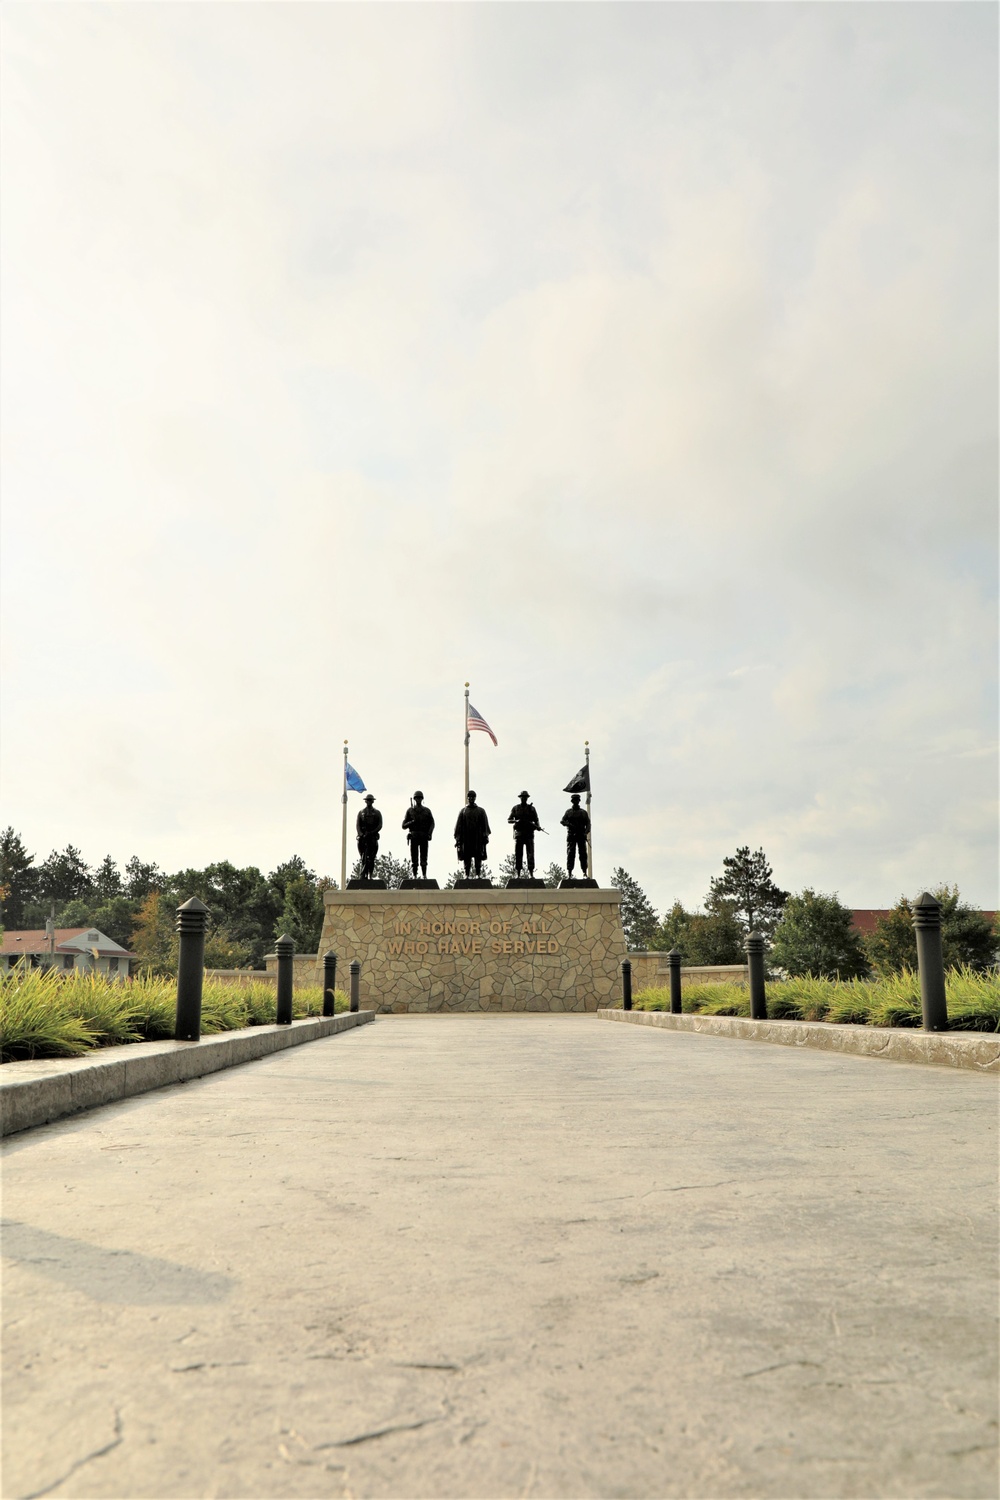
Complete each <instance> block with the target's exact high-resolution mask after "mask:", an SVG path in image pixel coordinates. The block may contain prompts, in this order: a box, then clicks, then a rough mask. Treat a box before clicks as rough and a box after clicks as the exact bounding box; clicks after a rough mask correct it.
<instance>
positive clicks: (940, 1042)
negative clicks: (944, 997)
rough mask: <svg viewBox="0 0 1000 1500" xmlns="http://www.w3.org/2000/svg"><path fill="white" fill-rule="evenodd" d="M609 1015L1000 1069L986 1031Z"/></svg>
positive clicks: (995, 1040)
mask: <svg viewBox="0 0 1000 1500" xmlns="http://www.w3.org/2000/svg"><path fill="white" fill-rule="evenodd" d="M597 1014H598V1016H599V1017H600V1019H601V1020H603V1021H629V1022H631V1023H632V1025H634V1026H660V1027H662V1028H663V1029H664V1030H666V1031H697V1032H701V1033H702V1034H707V1035H709V1036H732V1037H740V1038H742V1039H744V1040H746V1041H752V1042H777V1043H778V1045H779V1046H782V1047H818V1048H820V1049H822V1050H823V1051H826V1052H851V1053H854V1054H855V1055H856V1056H858V1057H884V1058H888V1059H889V1060H890V1061H892V1062H908V1063H933V1064H935V1065H936V1066H938V1067H944V1068H972V1069H974V1070H975V1071H976V1072H979V1073H1000V1034H998V1033H996V1032H992V1033H991V1032H984V1031H965V1032H962V1031H914V1030H911V1029H910V1028H908V1027H888V1026H835V1025H832V1024H831V1023H830V1022H827V1021H751V1020H748V1019H747V1018H746V1017H745V1016H701V1015H681V1016H675V1015H672V1014H671V1013H670V1012H669V1011H662V1010H599V1011H598V1012H597Z"/></svg>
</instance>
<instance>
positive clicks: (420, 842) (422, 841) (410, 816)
mask: <svg viewBox="0 0 1000 1500" xmlns="http://www.w3.org/2000/svg"><path fill="white" fill-rule="evenodd" d="M403 827H404V828H405V829H406V839H407V842H408V843H409V846H410V863H411V864H412V866H413V878H414V880H416V878H417V865H418V864H419V866H420V868H421V870H422V871H423V878H424V879H425V880H426V879H427V845H428V843H429V842H430V840H431V837H432V836H433V833H434V814H433V813H432V812H431V810H430V808H429V807H425V806H424V794H423V792H414V793H413V796H412V797H411V798H410V805H409V807H408V808H407V810H406V813H405V815H404V817H403Z"/></svg>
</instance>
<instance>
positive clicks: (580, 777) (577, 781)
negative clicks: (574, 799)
mask: <svg viewBox="0 0 1000 1500" xmlns="http://www.w3.org/2000/svg"><path fill="white" fill-rule="evenodd" d="M563 791H564V792H589V791H590V763H589V761H588V763H587V764H586V765H585V766H582V767H581V768H580V770H579V771H577V773H576V775H575V776H574V777H573V779H572V781H571V782H570V783H569V785H568V786H564V787H563Z"/></svg>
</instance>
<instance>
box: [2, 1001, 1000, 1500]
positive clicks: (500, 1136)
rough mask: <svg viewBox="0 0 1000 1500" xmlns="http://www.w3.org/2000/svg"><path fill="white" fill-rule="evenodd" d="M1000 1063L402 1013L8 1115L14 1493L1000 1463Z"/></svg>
mask: <svg viewBox="0 0 1000 1500" xmlns="http://www.w3.org/2000/svg"><path fill="white" fill-rule="evenodd" d="M996 1094H997V1087H996V1080H995V1079H991V1078H989V1077H983V1076H980V1075H977V1074H974V1073H968V1072H963V1071H955V1072H951V1071H948V1070H945V1069H936V1068H927V1067H921V1066H916V1065H909V1064H903V1063H900V1064H897V1065H895V1066H893V1067H892V1068H888V1067H886V1066H885V1065H884V1064H883V1063H879V1062H873V1061H870V1060H867V1059H864V1058H855V1057H849V1056H839V1055H833V1054H827V1053H821V1052H798V1051H792V1050H790V1049H786V1048H783V1047H774V1048H769V1047H761V1046H759V1045H756V1044H755V1043H753V1042H742V1041H731V1040H727V1041H725V1042H720V1041H718V1040H716V1039H713V1038H709V1037H703V1036H698V1035H692V1034H685V1033H673V1032H668V1031H659V1030H654V1029H651V1028H644V1027H628V1026H608V1025H606V1024H604V1023H602V1022H600V1021H598V1020H596V1019H595V1018H594V1017H590V1016H587V1017H582V1016H581V1017H576V1016H551V1017H550V1016H533V1015H526V1016H511V1017H507V1016H484V1017H471V1016H440V1017H438V1016H435V1017H426V1018H425V1017H418V1018H412V1017H411V1018H404V1017H400V1018H395V1017H393V1018H386V1019H381V1020H379V1021H378V1022H377V1023H376V1024H375V1025H373V1026H368V1027H364V1028H362V1029H360V1030H358V1031H356V1032H352V1033H351V1034H350V1035H348V1036H343V1037H339V1038H337V1039H336V1040H335V1041H320V1042H315V1043H313V1044H312V1045H310V1046H309V1047H302V1048H295V1049H294V1050H292V1051H289V1052H283V1053H279V1054H277V1055H276V1056H274V1057H271V1058H268V1059H266V1060H265V1061H262V1062H259V1063H254V1064H251V1065H248V1066H247V1067H244V1068H239V1069H234V1070H233V1071H231V1072H227V1073H221V1074H214V1075H211V1076H210V1077H207V1078H204V1079H200V1080H198V1081H196V1082H193V1083H189V1084H185V1085H182V1086H179V1087H176V1088H171V1089H166V1090H162V1091H160V1092H158V1093H156V1094H149V1095H144V1096H142V1097H140V1098H137V1099H133V1100H129V1101H125V1102H122V1103H119V1104H113V1105H110V1106H108V1107H107V1108H105V1109H102V1110H98V1111H95V1112H94V1113H92V1114H90V1115H86V1116H77V1117H74V1118H71V1119H68V1120H64V1121H60V1122H58V1123H56V1124H53V1125H50V1126H47V1127H45V1128H43V1129H40V1130H36V1131H30V1132H28V1133H26V1134H24V1135H21V1136H15V1137H13V1138H11V1139H10V1140H9V1141H8V1142H7V1143H6V1144H5V1146H4V1148H3V1156H4V1199H5V1202H4V1212H5V1218H6V1220H7V1225H6V1226H5V1231H4V1241H3V1248H4V1253H5V1261H4V1288H3V1290H4V1297H3V1302H4V1318H5V1331H4V1364H5V1397H4V1409H3V1410H4V1439H5V1441H4V1448H5V1474H4V1487H3V1493H4V1495H5V1496H7V1497H9V1500H14V1497H24V1500H28V1497H41V1496H46V1495H51V1496H64V1497H65V1496H74V1497H87V1496H113V1497H118V1500H124V1497H189V1496H190V1497H193V1496H199V1497H200V1496H213V1497H214V1496H219V1497H223V1496H230V1497H262V1500H266V1497H271V1496H310V1497H311V1496H354V1497H361V1496H369V1495H370V1496H398V1497H405V1496H421V1497H422V1496H428V1497H433V1496H470V1497H471V1496H476V1497H479V1496H484V1497H486V1496H504V1497H506V1496H512V1497H513V1496H533V1497H544V1496H609V1497H610V1496H665V1497H666V1496H677V1497H686V1496H692V1497H693V1496H700V1497H728V1496H748V1497H750V1496H786V1497H798V1496H803V1497H805V1496H809V1497H812V1496H816V1497H819V1496H883V1495H885V1496H890V1495H891V1496H906V1497H910V1496H914V1497H915V1496H943V1497H944V1496H946V1497H964V1496H993V1495H995V1494H996V1492H997V1469H996V1450H995V1440H996V1414H997V1372H996V1358H995V1356H996V1319H995V1313H996V1290H995V1287H996V1271H997V1258H996V1256H997V1235H996V1230H997V1225H996V1202H997V1167H996V1161H997V1156H996V1138H995V1137H996Z"/></svg>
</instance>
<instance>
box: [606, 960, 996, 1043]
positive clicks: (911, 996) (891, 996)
mask: <svg viewBox="0 0 1000 1500" xmlns="http://www.w3.org/2000/svg"><path fill="white" fill-rule="evenodd" d="M945 991H946V994H947V999H948V1023H949V1029H950V1030H952V1031H1000V975H998V974H997V973H996V972H995V971H994V972H992V973H986V974H984V973H981V972H980V971H978V970H976V969H971V968H962V969H949V970H948V972H947V973H946V975H945ZM681 1007H682V1009H683V1011H684V1012H685V1013H687V1014H698V1015H703V1016H748V1015H749V1014H750V997H749V992H748V990H747V987H746V985H744V984H691V985H685V986H684V987H683V989H682V990H681ZM635 1008H636V1010H669V1009H670V992H669V990H666V989H649V990H642V991H640V992H639V993H638V994H637V995H636V998H635ZM767 1014H768V1018H769V1019H770V1020H775V1021H781V1020H785V1021H829V1022H831V1023H832V1024H834V1025H839V1026H921V1025H922V1024H923V1014H922V1011H921V1008H920V979H919V976H918V975H917V974H914V973H912V972H911V971H909V970H904V971H903V972H902V973H901V974H888V975H885V976H884V977H881V978H877V979H814V978H812V977H811V976H809V975H804V976H802V977H800V978H797V979H779V980H773V981H772V982H771V983H770V984H768V986H767Z"/></svg>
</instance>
